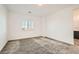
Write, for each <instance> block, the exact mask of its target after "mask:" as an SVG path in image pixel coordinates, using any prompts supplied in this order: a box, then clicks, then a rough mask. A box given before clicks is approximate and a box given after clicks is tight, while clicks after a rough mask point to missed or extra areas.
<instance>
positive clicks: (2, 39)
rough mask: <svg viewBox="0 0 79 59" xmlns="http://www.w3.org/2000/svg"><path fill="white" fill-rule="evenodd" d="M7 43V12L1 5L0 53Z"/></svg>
mask: <svg viewBox="0 0 79 59" xmlns="http://www.w3.org/2000/svg"><path fill="white" fill-rule="evenodd" d="M7 41H8V40H7V10H6V8H5V7H4V6H3V5H0V51H1V50H2V48H3V47H4V45H5V44H6V43H7Z"/></svg>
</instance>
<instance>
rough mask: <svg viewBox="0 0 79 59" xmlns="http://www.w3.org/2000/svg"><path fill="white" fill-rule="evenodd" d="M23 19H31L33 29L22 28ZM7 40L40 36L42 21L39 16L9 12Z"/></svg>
mask: <svg viewBox="0 0 79 59" xmlns="http://www.w3.org/2000/svg"><path fill="white" fill-rule="evenodd" d="M25 19H30V20H32V21H33V27H34V28H33V29H31V30H26V31H24V30H22V22H23V20H25ZM8 26H9V37H8V38H9V40H16V39H21V38H28V37H36V36H40V35H41V32H42V28H41V26H42V23H41V19H40V18H39V17H35V16H28V15H24V14H19V13H15V12H9V24H8Z"/></svg>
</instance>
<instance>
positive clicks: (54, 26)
mask: <svg viewBox="0 0 79 59" xmlns="http://www.w3.org/2000/svg"><path fill="white" fill-rule="evenodd" d="M72 13H73V12H72V8H65V9H63V10H61V11H58V12H56V13H55V14H52V15H50V16H48V17H47V19H46V20H47V28H46V29H47V36H48V37H50V38H53V39H56V40H59V41H63V42H67V43H70V44H74V39H73V27H72V24H73V16H72V15H73V14H72Z"/></svg>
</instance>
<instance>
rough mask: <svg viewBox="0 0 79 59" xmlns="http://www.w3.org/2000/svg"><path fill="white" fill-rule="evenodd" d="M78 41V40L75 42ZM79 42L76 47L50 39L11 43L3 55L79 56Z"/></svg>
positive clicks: (33, 39)
mask: <svg viewBox="0 0 79 59" xmlns="http://www.w3.org/2000/svg"><path fill="white" fill-rule="evenodd" d="M75 41H77V40H75ZM78 42H79V40H78V41H77V42H76V43H75V44H76V45H74V46H72V45H68V44H64V43H61V42H58V41H54V40H50V39H48V38H43V37H38V38H29V39H21V40H15V41H9V42H8V43H7V45H6V46H5V47H4V48H3V50H2V51H1V52H0V53H1V54H78V53H79V44H77V43H78Z"/></svg>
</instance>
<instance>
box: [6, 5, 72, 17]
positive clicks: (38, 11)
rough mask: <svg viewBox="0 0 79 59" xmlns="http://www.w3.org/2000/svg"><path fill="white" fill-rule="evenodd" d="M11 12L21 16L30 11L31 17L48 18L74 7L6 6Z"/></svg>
mask: <svg viewBox="0 0 79 59" xmlns="http://www.w3.org/2000/svg"><path fill="white" fill-rule="evenodd" d="M6 6H7V8H8V10H9V11H13V12H17V13H21V14H27V15H28V14H29V13H28V11H31V13H30V14H31V15H33V16H47V15H49V14H51V13H55V12H57V11H59V10H61V9H63V8H66V7H69V6H72V5H68V4H67V5H66V4H44V5H42V6H38V5H37V4H8V5H6Z"/></svg>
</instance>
